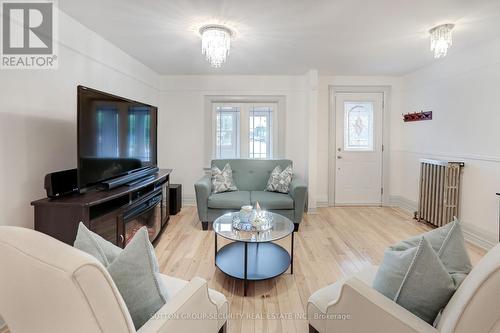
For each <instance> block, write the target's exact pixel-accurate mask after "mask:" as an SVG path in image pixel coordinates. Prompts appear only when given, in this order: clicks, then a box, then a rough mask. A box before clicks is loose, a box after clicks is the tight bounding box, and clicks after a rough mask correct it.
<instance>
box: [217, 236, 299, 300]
mask: <svg viewBox="0 0 500 333" xmlns="http://www.w3.org/2000/svg"><path fill="white" fill-rule="evenodd" d="M292 260H293V259H292V257H291V256H290V254H289V253H288V252H287V251H286V250H285V249H284V248H283V247H281V246H279V245H278V244H275V243H271V242H266V243H249V242H234V243H229V244H227V245H224V246H223V247H221V248H220V249H219V250H218V251H217V253H216V256H215V265H216V266H217V267H218V268H219V269H220V270H221V271H222V272H224V273H225V274H226V275H228V276H231V277H233V278H236V279H241V280H244V294H245V296H246V293H247V281H260V280H267V279H272V278H274V277H276V276H279V275H281V274H283V273H284V272H286V271H287V269H288V267H290V264H291V263H292ZM245 262H246V265H245ZM292 267H293V266H292ZM292 269H293V268H292ZM291 273H293V271H291Z"/></svg>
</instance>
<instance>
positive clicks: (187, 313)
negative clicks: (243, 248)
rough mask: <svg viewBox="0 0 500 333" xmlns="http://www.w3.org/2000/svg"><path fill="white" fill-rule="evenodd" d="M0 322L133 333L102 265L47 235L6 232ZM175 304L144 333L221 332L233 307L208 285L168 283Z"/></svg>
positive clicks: (21, 331)
mask: <svg viewBox="0 0 500 333" xmlns="http://www.w3.org/2000/svg"><path fill="white" fill-rule="evenodd" d="M0 267H1V273H0V315H1V316H2V317H3V318H4V320H5V321H6V322H7V325H8V326H9V328H10V330H11V332H14V333H32V332H37V333H53V332H72V333H77V332H81V333H92V332H96V333H97V332H100V333H102V332H104V333H121V332H124V333H133V332H136V330H135V328H134V325H133V323H132V319H131V318H130V314H129V312H128V310H127V307H126V305H125V303H124V301H123V299H122V297H121V295H120V293H119V292H118V290H117V288H116V286H115V284H114V282H113V280H112V279H111V277H110V275H109V274H108V272H107V271H106V269H105V268H104V266H102V265H101V264H100V263H99V262H98V261H97V260H96V259H95V258H93V257H92V256H90V255H88V254H86V253H84V252H82V251H79V250H77V249H75V248H72V247H71V246H68V245H66V244H64V243H62V242H59V241H57V240H55V239H54V238H51V237H49V236H47V235H44V234H42V233H39V232H36V231H33V230H30V229H24V228H16V227H0ZM164 279H165V285H166V287H167V289H168V294H169V301H168V302H167V303H166V304H165V305H164V306H163V307H162V308H161V309H160V310H159V311H158V312H157V313H156V314H155V315H154V316H153V317H152V318H151V319H150V320H149V321H148V322H146V324H145V325H144V326H142V327H141V328H140V329H139V331H138V332H139V333H162V332H214V333H215V332H218V331H219V332H221V331H224V330H225V327H226V317H227V313H228V311H229V305H228V303H227V300H226V298H225V297H224V295H222V294H221V293H219V292H216V291H214V290H211V289H208V286H207V283H206V281H205V280H203V279H200V278H194V279H192V280H191V281H190V282H187V281H184V280H180V279H176V278H173V277H169V276H164Z"/></svg>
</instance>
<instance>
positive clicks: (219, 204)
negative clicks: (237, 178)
mask: <svg viewBox="0 0 500 333" xmlns="http://www.w3.org/2000/svg"><path fill="white" fill-rule="evenodd" d="M245 205H250V192H249V191H234V192H223V193H212V194H211V195H210V196H209V197H208V207H209V208H218V209H240V208H241V206H245Z"/></svg>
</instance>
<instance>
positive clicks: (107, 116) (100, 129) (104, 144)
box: [96, 106, 120, 157]
mask: <svg viewBox="0 0 500 333" xmlns="http://www.w3.org/2000/svg"><path fill="white" fill-rule="evenodd" d="M96 115H97V156H99V157H118V156H119V155H120V146H119V142H118V110H117V109H116V108H115V107H104V106H103V107H98V109H97V113H96Z"/></svg>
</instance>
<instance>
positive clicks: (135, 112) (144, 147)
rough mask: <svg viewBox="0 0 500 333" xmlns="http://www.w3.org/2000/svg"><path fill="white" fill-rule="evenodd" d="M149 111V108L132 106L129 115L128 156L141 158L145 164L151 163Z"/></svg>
mask: <svg viewBox="0 0 500 333" xmlns="http://www.w3.org/2000/svg"><path fill="white" fill-rule="evenodd" d="M149 110H150V109H149V107H144V106H132V107H130V109H129V114H128V156H133V157H139V159H140V160H141V161H143V162H148V161H151V151H150V147H149V142H150V138H149V137H150V133H151V115H150V112H149Z"/></svg>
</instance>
